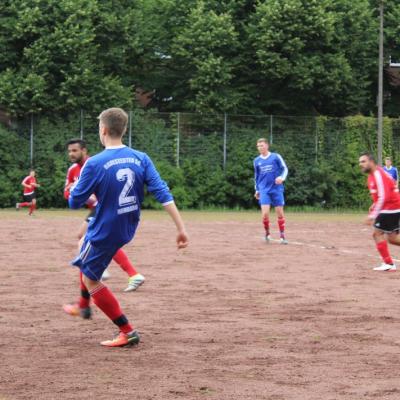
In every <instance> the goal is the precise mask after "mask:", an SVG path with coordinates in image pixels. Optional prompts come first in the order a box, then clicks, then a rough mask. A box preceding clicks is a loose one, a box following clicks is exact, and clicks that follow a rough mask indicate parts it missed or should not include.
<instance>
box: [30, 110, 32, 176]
mask: <svg viewBox="0 0 400 400" xmlns="http://www.w3.org/2000/svg"><path fill="white" fill-rule="evenodd" d="M30 159H31V168H32V167H33V113H31V128H30Z"/></svg>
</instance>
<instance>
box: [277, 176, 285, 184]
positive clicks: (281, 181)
mask: <svg viewBox="0 0 400 400" xmlns="http://www.w3.org/2000/svg"><path fill="white" fill-rule="evenodd" d="M275 183H276V184H277V185H282V183H283V179H282V178H281V177H280V176H278V177H277V178H276V179H275Z"/></svg>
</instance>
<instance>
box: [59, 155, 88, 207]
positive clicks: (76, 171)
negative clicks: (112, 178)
mask: <svg viewBox="0 0 400 400" xmlns="http://www.w3.org/2000/svg"><path fill="white" fill-rule="evenodd" d="M86 160H87V159H86ZM86 160H84V162H83V164H82V165H80V164H78V163H74V164H72V165H71V166H70V167H69V168H68V172H67V178H66V180H65V186H64V198H65V199H66V200H68V198H69V192H70V188H71V186H72V185H71V184H74V183H75V182H76V181H77V180H78V179H79V177H80V175H81V170H82V167H83V165H84V164H85V162H86Z"/></svg>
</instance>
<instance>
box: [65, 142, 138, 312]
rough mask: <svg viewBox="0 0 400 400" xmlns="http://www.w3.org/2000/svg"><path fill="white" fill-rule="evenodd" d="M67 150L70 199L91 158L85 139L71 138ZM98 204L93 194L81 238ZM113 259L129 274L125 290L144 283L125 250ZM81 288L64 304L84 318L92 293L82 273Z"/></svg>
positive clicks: (66, 194) (88, 308)
mask: <svg viewBox="0 0 400 400" xmlns="http://www.w3.org/2000/svg"><path fill="white" fill-rule="evenodd" d="M67 151H68V157H69V159H70V161H71V162H72V163H73V164H72V165H71V166H70V167H69V169H68V172H67V178H66V181H65V187H64V198H65V199H66V200H68V198H69V195H70V189H71V187H72V186H73V185H75V184H76V183H77V181H78V179H79V176H80V174H81V170H82V168H83V166H84V165H85V163H86V161H87V160H88V158H89V156H88V153H87V147H86V143H85V141H84V140H81V139H71V140H69V141H68V142H67ZM96 204H97V199H96V197H95V196H94V195H93V196H91V197H90V199H89V200H88V202H87V204H86V205H87V207H88V208H89V209H90V212H89V214H88V216H87V217H86V219H85V221H84V222H83V223H82V225H81V227H80V229H79V232H78V239H79V240H80V239H81V238H82V237H83V236H84V235H85V233H86V230H87V227H88V224H89V222H90V220H91V218H93V216H94V214H95V212H96ZM113 260H114V261H115V262H116V263H117V264H118V265H119V266H120V267H121V269H123V270H124V271H125V272H126V273H127V274H128V276H129V278H128V286H127V288H126V289H125V290H124V291H125V292H132V291H135V290H136V289H137V288H138V287H139V286H140V285H142V284H143V283H144V281H145V278H144V276H143V275H142V274H140V273H138V272H137V271H136V269H135V267H134V266H133V265H132V263H131V262H130V260H129V258H128V256H127V255H126V253H125V252H124V250H122V249H119V250H118V251H117V252H116V253H115V255H114V257H113ZM104 278H105V277H104V275H103V279H104ZM80 288H81V297H80V299H79V301H78V302H77V303H74V304H66V305H64V307H63V308H64V311H65V312H66V313H67V314H70V315H73V316H78V315H81V316H82V317H83V318H86V319H87V318H90V317H91V309H90V295H89V292H88V291H87V290H86V289H85V285H84V284H83V282H82V273H80Z"/></svg>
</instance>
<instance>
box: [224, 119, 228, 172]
mask: <svg viewBox="0 0 400 400" xmlns="http://www.w3.org/2000/svg"><path fill="white" fill-rule="evenodd" d="M227 133H228V116H227V114H226V113H225V114H224V162H223V167H224V171H225V169H226V140H227Z"/></svg>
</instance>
